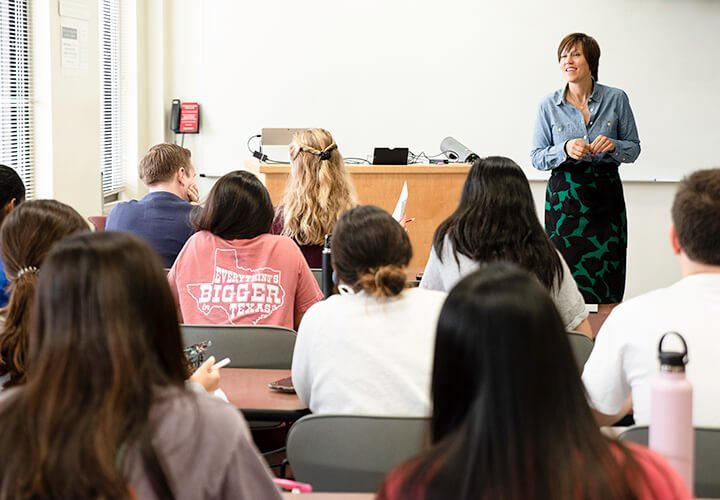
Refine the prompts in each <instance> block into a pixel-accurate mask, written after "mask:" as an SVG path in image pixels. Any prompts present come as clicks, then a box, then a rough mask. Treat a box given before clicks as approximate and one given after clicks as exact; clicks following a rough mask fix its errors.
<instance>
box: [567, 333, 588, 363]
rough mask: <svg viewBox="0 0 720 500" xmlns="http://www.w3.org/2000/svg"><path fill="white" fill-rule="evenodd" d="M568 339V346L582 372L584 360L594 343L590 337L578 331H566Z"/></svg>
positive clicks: (586, 358)
mask: <svg viewBox="0 0 720 500" xmlns="http://www.w3.org/2000/svg"><path fill="white" fill-rule="evenodd" d="M568 340H569V341H570V348H571V349H572V352H573V355H574V356H575V362H576V363H577V365H578V369H579V370H580V373H582V371H583V368H584V367H585V362H586V361H587V360H588V358H589V357H590V353H591V352H592V350H593V345H594V343H593V341H592V339H590V337H588V336H587V335H583V334H582V333H578V332H568Z"/></svg>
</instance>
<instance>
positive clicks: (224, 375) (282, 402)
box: [220, 368, 308, 420]
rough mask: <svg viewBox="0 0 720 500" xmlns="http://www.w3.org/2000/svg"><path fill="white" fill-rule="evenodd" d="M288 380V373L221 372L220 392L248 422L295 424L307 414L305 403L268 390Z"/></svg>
mask: <svg viewBox="0 0 720 500" xmlns="http://www.w3.org/2000/svg"><path fill="white" fill-rule="evenodd" d="M289 376H290V370H260V369H256V368H222V369H221V370H220V388H221V389H222V390H223V392H224V393H225V394H226V395H227V397H228V400H230V403H232V404H233V405H235V407H236V408H239V409H240V410H241V411H242V412H243V414H244V415H245V417H246V418H248V419H254V420H258V419H261V418H268V419H275V418H278V419H280V420H285V419H287V420H297V419H298V418H300V417H301V416H303V415H304V414H306V413H308V409H307V407H306V406H305V403H303V402H302V401H300V398H298V397H297V394H295V393H290V394H289V393H285V392H279V391H274V390H272V389H270V388H268V384H269V383H270V382H274V381H276V380H280V379H281V378H285V377H289Z"/></svg>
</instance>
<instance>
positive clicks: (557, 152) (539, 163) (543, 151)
mask: <svg viewBox="0 0 720 500" xmlns="http://www.w3.org/2000/svg"><path fill="white" fill-rule="evenodd" d="M548 105H553V104H552V102H550V100H549V99H544V100H543V101H542V102H541V103H540V104H539V105H538V110H537V117H536V118H535V129H534V130H533V138H532V150H531V152H530V161H531V162H532V165H533V167H535V168H536V169H538V170H552V169H553V168H555V167H557V166H558V165H560V164H562V163H563V162H564V161H565V160H567V158H568V156H567V153H566V152H565V142H567V141H563V142H562V143H561V144H554V143H553V137H552V121H551V118H550V114H549V113H548V109H547V107H548Z"/></svg>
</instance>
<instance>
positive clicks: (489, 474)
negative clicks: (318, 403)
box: [398, 264, 643, 500]
mask: <svg viewBox="0 0 720 500" xmlns="http://www.w3.org/2000/svg"><path fill="white" fill-rule="evenodd" d="M432 397H433V415H432V420H431V435H432V442H433V447H432V448H431V449H430V450H429V451H427V452H425V453H424V454H422V455H420V456H419V457H418V458H416V459H414V460H413V461H411V462H409V463H408V464H407V465H405V467H407V469H406V470H407V471H408V473H407V474H406V475H405V476H404V480H403V481H402V483H401V485H400V490H401V491H402V492H403V493H405V494H404V495H400V496H398V498H424V499H426V500H431V499H446V498H453V499H458V500H464V499H468V500H469V499H477V498H483V499H493V500H519V499H529V498H532V499H535V500H550V499H552V500H574V499H578V498H612V499H615V500H618V499H633V498H636V494H635V493H634V490H633V488H632V486H631V484H630V482H629V481H628V477H632V478H633V480H634V481H636V482H637V480H638V478H640V479H641V481H642V478H643V473H642V471H641V469H640V468H639V467H638V466H637V464H636V462H635V461H634V460H633V457H632V455H631V454H630V453H629V452H628V451H627V449H626V448H625V447H623V446H622V444H620V443H619V442H615V441H613V444H612V446H613V447H615V448H616V449H617V452H618V454H619V455H620V458H619V459H616V457H615V454H614V452H613V450H612V449H611V446H610V444H609V440H608V438H606V437H605V436H603V435H602V433H601V432H600V429H599V428H598V426H597V424H596V423H595V420H594V418H593V415H592V413H591V410H590V408H589V406H588V404H587V402H586V399H585V390H584V387H583V385H582V381H581V380H580V377H579V375H578V372H577V367H576V365H575V361H574V358H573V355H572V352H571V349H570V345H569V342H568V340H567V334H566V332H565V328H564V326H563V323H562V320H561V319H560V316H559V314H558V312H557V310H556V309H555V306H554V304H553V301H552V299H551V298H550V296H549V295H548V293H547V291H546V290H544V289H543V287H542V286H541V285H540V284H539V283H537V281H536V280H535V279H534V278H532V277H531V276H529V275H528V274H527V273H526V272H525V271H522V270H520V269H519V268H517V267H516V266H513V265H511V264H491V265H489V266H487V267H486V268H484V269H481V270H479V271H476V272H474V273H472V274H470V275H469V276H467V277H466V278H464V279H463V280H461V281H460V282H459V283H458V284H457V286H456V287H455V288H454V289H453V290H452V291H451V292H450V294H449V295H448V297H447V300H446V301H445V304H444V306H443V308H442V311H441V313H440V318H439V320H438V327H437V339H436V344H435V361H434V366H433V378H432ZM621 463H622V464H623V465H620V464H621ZM626 471H627V472H626Z"/></svg>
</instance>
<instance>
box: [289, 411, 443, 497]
mask: <svg viewBox="0 0 720 500" xmlns="http://www.w3.org/2000/svg"><path fill="white" fill-rule="evenodd" d="M429 422H430V419H429V418H422V417H380V416H359V415H307V416H305V417H303V418H301V419H300V420H298V421H297V422H295V424H293V426H292V427H291V428H290V433H289V434H288V439H287V458H288V462H290V466H291V467H292V470H293V474H294V475H295V479H297V480H298V481H302V482H305V483H310V484H312V487H313V491H347V492H374V491H376V490H377V488H378V486H379V485H380V483H381V482H382V480H383V478H384V477H385V475H386V474H387V473H388V472H389V471H390V470H391V469H392V468H393V467H395V466H396V465H398V464H400V463H402V462H404V461H405V460H407V459H408V458H410V457H413V456H414V455H416V454H418V452H420V450H421V449H422V446H423V444H424V443H425V438H426V435H427V429H428V428H429Z"/></svg>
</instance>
